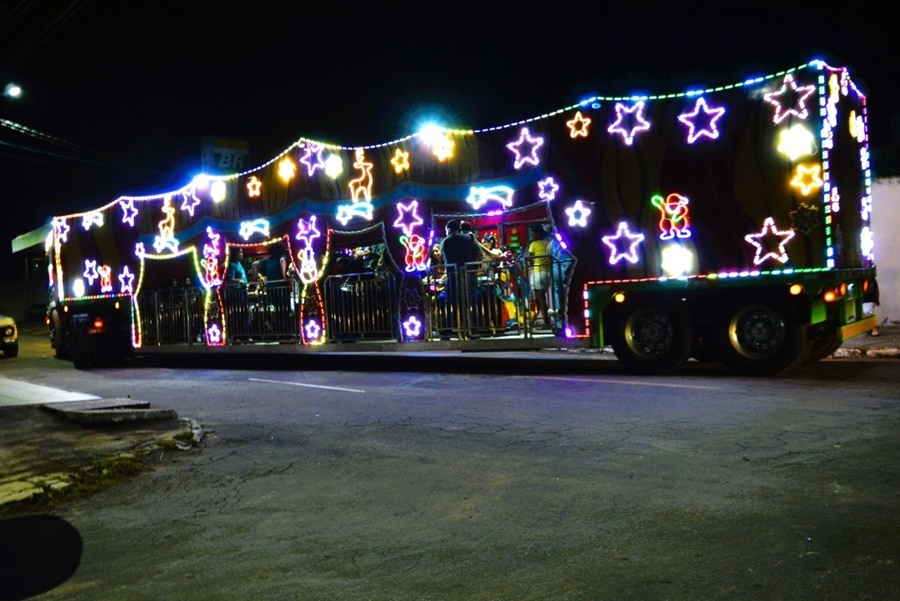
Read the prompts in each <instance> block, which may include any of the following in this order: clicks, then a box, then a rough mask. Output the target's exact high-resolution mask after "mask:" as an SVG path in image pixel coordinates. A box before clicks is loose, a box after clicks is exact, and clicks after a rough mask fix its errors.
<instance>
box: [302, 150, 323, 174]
mask: <svg viewBox="0 0 900 601" xmlns="http://www.w3.org/2000/svg"><path fill="white" fill-rule="evenodd" d="M323 152H325V147H324V146H322V145H321V144H319V143H317V142H307V143H306V144H304V146H303V156H302V157H301V158H300V162H301V163H303V164H304V165H306V174H307V175H308V176H309V177H312V176H313V174H314V173H315V172H316V169H323V168H324V167H325V161H323V160H322V153H323Z"/></svg>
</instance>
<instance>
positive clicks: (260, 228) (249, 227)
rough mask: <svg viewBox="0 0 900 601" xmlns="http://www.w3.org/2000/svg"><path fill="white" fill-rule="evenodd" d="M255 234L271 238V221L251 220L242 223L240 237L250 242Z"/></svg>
mask: <svg viewBox="0 0 900 601" xmlns="http://www.w3.org/2000/svg"><path fill="white" fill-rule="evenodd" d="M253 234H259V235H261V236H264V237H266V238H268V237H269V220H268V219H251V220H250V221H242V222H241V231H240V234H239V235H240V237H241V238H243V239H244V240H249V239H250V237H251V236H253Z"/></svg>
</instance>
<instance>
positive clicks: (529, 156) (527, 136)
mask: <svg viewBox="0 0 900 601" xmlns="http://www.w3.org/2000/svg"><path fill="white" fill-rule="evenodd" d="M543 145H544V138H542V137H540V136H537V137H534V138H533V137H531V133H530V132H529V131H528V128H527V127H523V128H522V131H521V132H519V139H518V140H516V141H515V142H510V143H509V144H507V145H506V147H507V148H509V149H510V150H511V151H512V152H513V153H515V155H516V159H515V162H514V163H513V167H515V168H516V169H521V168H522V165H524V164H525V163H530V164H531V165H532V166H535V167H536V166H537V165H538V163H540V162H541V159H540V158H539V157H538V155H537V151H538V149H539V148H540V147H541V146H543ZM523 146H525V147H526V148H524V149H523Z"/></svg>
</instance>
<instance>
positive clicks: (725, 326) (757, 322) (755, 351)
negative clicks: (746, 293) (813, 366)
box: [713, 300, 809, 376]
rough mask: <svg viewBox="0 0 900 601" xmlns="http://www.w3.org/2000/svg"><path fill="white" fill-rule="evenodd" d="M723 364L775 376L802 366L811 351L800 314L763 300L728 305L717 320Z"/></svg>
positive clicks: (776, 303) (743, 371) (753, 374)
mask: <svg viewBox="0 0 900 601" xmlns="http://www.w3.org/2000/svg"><path fill="white" fill-rule="evenodd" d="M713 327H714V331H715V335H716V336H717V344H716V347H717V349H718V351H719V353H720V355H721V358H722V362H723V363H725V364H726V365H727V366H728V367H730V368H731V369H733V370H734V371H737V372H738V373H741V374H744V375H749V376H772V375H776V374H779V373H782V372H784V371H787V370H789V369H791V368H792V367H795V366H796V365H798V364H800V363H801V362H802V361H803V359H804V358H805V357H806V354H807V353H808V352H809V347H808V346H807V345H806V344H805V342H804V340H803V328H802V327H801V325H800V322H799V320H798V318H797V316H796V311H795V310H794V309H793V307H791V306H790V305H789V304H788V303H784V302H776V301H769V300H761V301H758V302H755V303H751V304H732V305H728V306H727V307H726V308H725V309H724V310H723V311H722V312H721V313H719V316H718V319H716V321H715V325H714V326H713Z"/></svg>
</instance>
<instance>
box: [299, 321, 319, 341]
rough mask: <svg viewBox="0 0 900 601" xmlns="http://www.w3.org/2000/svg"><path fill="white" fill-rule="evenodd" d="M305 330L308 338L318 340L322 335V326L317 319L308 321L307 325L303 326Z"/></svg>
mask: <svg viewBox="0 0 900 601" xmlns="http://www.w3.org/2000/svg"><path fill="white" fill-rule="evenodd" d="M303 331H304V332H305V333H306V339H307V340H318V339H319V336H321V335H322V327H321V326H320V325H319V322H317V321H316V320H315V319H310V320H309V321H307V322H306V325H304V326H303Z"/></svg>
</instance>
